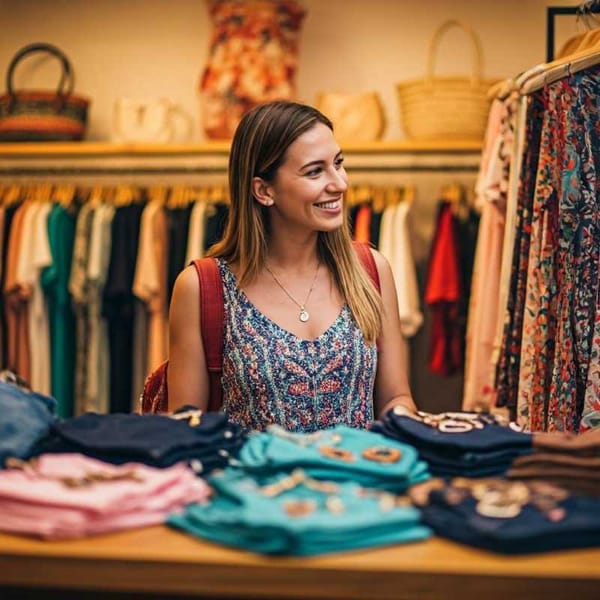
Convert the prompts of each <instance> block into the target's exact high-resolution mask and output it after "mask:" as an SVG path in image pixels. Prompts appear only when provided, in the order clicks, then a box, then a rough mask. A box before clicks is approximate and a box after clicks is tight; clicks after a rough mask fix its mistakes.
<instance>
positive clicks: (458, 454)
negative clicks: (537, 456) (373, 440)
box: [371, 410, 533, 477]
mask: <svg viewBox="0 0 600 600" xmlns="http://www.w3.org/2000/svg"><path fill="white" fill-rule="evenodd" d="M371 431H375V432H378V433H380V434H382V435H384V436H386V437H389V438H391V439H394V440H398V441H399V442H402V443H405V444H410V445H412V446H414V447H415V448H416V449H417V451H418V454H419V458H421V459H423V460H425V461H426V462H427V464H428V465H429V468H430V470H431V473H432V475H435V476H440V477H446V476H454V475H464V476H466V477H489V476H494V475H502V474H503V473H505V472H506V471H507V470H508V468H510V465H511V464H512V462H513V460H514V459H515V458H517V457H519V456H524V455H527V454H529V453H531V451H532V440H533V436H532V434H530V433H524V432H522V431H519V430H517V429H516V428H514V426H511V425H510V424H508V423H503V422H501V421H500V420H499V419H498V418H496V417H495V416H493V415H488V414H480V415H479V414H475V413H469V412H456V413H440V414H439V415H429V414H428V413H419V417H418V418H415V417H411V416H407V415H405V414H402V413H400V414H397V413H395V412H394V411H393V410H392V411H389V412H388V413H386V414H385V416H384V417H383V418H382V419H381V420H380V421H377V422H375V423H374V424H373V427H372V428H371Z"/></svg>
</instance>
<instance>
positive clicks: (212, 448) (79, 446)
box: [39, 413, 245, 474]
mask: <svg viewBox="0 0 600 600" xmlns="http://www.w3.org/2000/svg"><path fill="white" fill-rule="evenodd" d="M244 441H245V434H244V433H243V431H242V430H241V428H240V427H239V426H238V425H235V424H233V423H229V422H228V421H227V417H226V416H225V415H223V414H220V413H205V414H202V416H201V417H199V418H198V419H197V420H195V421H194V420H185V419H184V420H177V419H173V418H171V417H168V416H165V415H137V414H108V415H99V414H95V413H87V414H85V415H81V416H80V417H74V418H72V419H66V420H64V421H60V422H56V423H54V424H53V425H52V429H51V434H50V436H49V437H48V438H47V440H46V442H45V444H44V445H43V446H40V449H39V451H40V452H81V453H82V454H85V455H87V456H92V457H94V458H98V459H100V460H105V461H107V462H111V463H114V464H121V463H124V462H128V461H137V462H142V463H144V464H147V465H152V466H156V467H166V466H170V465H173V464H175V463H177V462H181V461H187V462H189V463H190V464H192V463H193V464H192V466H193V467H194V468H195V469H196V470H197V472H199V473H200V472H201V473H203V474H205V473H207V472H210V471H211V470H212V469H214V468H216V467H224V466H225V465H227V463H228V460H229V458H230V457H231V456H236V455H237V453H238V451H239V448H240V447H241V445H242V444H243V443H244Z"/></svg>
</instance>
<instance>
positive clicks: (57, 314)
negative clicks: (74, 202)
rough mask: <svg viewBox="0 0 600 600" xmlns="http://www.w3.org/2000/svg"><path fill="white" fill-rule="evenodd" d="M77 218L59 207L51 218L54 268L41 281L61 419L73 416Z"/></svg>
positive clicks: (54, 208) (53, 381)
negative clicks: (72, 282) (73, 284)
mask: <svg viewBox="0 0 600 600" xmlns="http://www.w3.org/2000/svg"><path fill="white" fill-rule="evenodd" d="M75 217H76V215H75V214H71V213H70V212H69V211H67V210H66V209H65V208H64V207H63V206H61V205H60V204H55V205H54V206H53V207H52V210H51V211H50V214H49V215H48V238H49V243H50V251H51V254H52V265H51V266H50V267H46V268H45V269H44V270H43V271H42V276H41V282H42V288H43V290H44V295H45V297H46V303H47V306H48V320H49V322H50V371H51V382H52V383H51V391H52V396H54V398H55V399H56V401H57V403H58V404H57V413H58V415H59V416H60V417H70V416H71V415H72V414H73V387H74V377H75V317H74V314H73V310H72V307H71V295H70V293H69V276H70V273H71V258H72V256H73V242H74V239H75V220H76V218H75Z"/></svg>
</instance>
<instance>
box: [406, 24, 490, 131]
mask: <svg viewBox="0 0 600 600" xmlns="http://www.w3.org/2000/svg"><path fill="white" fill-rule="evenodd" d="M452 27H459V28H460V29H462V30H464V31H465V32H466V33H467V34H468V35H469V37H470V39H471V43H472V46H473V72H472V74H471V76H470V77H467V76H465V77H437V76H435V77H434V74H433V72H434V63H435V57H436V55H437V50H438V45H439V43H440V40H441V38H442V36H443V35H444V34H445V33H446V32H447V31H448V30H449V29H451V28H452ZM482 63H483V58H482V52H481V43H480V41H479V38H478V37H477V34H476V33H475V32H474V31H473V30H472V29H471V28H470V27H467V26H466V25H463V24H462V23H460V22H459V21H446V22H445V23H443V24H442V25H441V26H440V27H439V29H438V30H437V31H436V32H435V33H434V35H433V37H432V39H431V41H430V43H429V51H428V54H427V73H426V77H425V78H424V79H415V80H410V81H403V82H401V83H398V84H397V90H398V101H399V104H400V118H401V121H402V126H403V128H404V132H405V134H406V136H407V137H408V138H410V139H414V140H431V139H461V140H481V139H483V136H484V133H485V128H486V124H487V118H488V112H489V106H490V99H488V98H487V91H488V89H489V88H490V86H491V85H493V83H495V81H496V80H489V79H488V80H484V79H483V78H482V71H483V66H482Z"/></svg>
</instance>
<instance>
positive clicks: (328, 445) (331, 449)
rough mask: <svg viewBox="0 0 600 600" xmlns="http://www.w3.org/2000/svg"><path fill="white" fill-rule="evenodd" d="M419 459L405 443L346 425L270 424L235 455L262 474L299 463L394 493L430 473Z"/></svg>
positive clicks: (320, 474) (322, 474) (324, 475)
mask: <svg viewBox="0 0 600 600" xmlns="http://www.w3.org/2000/svg"><path fill="white" fill-rule="evenodd" d="M418 458H419V457H418V456H417V452H416V451H415V449H414V448H412V447H411V446H409V445H407V444H406V443H401V442H398V441H396V440H392V439H390V438H386V437H384V436H383V435H379V434H377V433H373V432H371V431H365V430H362V429H353V428H351V427H347V426H345V425H338V426H336V427H333V428H331V429H325V430H322V431H317V432H314V433H305V434H302V433H291V432H287V431H284V430H283V429H281V428H279V427H277V426H271V427H269V428H268V429H267V431H266V432H264V433H259V434H256V435H253V436H251V437H250V438H249V439H248V441H247V442H246V444H245V445H244V447H243V448H242V450H241V452H240V454H239V461H240V463H241V466H242V467H243V468H244V469H245V470H246V471H247V472H248V473H255V474H259V475H261V476H264V475H271V474H274V473H281V472H289V471H291V470H292V469H294V468H301V469H304V470H305V471H306V472H307V473H308V474H309V475H310V476H311V477H316V478H319V479H329V480H332V481H345V480H349V481H354V482H356V483H359V484H360V485H362V486H364V487H374V488H378V489H385V490H389V491H394V492H403V491H405V490H406V489H407V488H408V487H409V486H411V485H413V484H415V483H418V482H420V481H424V480H425V479H428V478H429V473H428V471H427V465H426V464H425V463H424V462H423V461H420V460H419V459H418Z"/></svg>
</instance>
